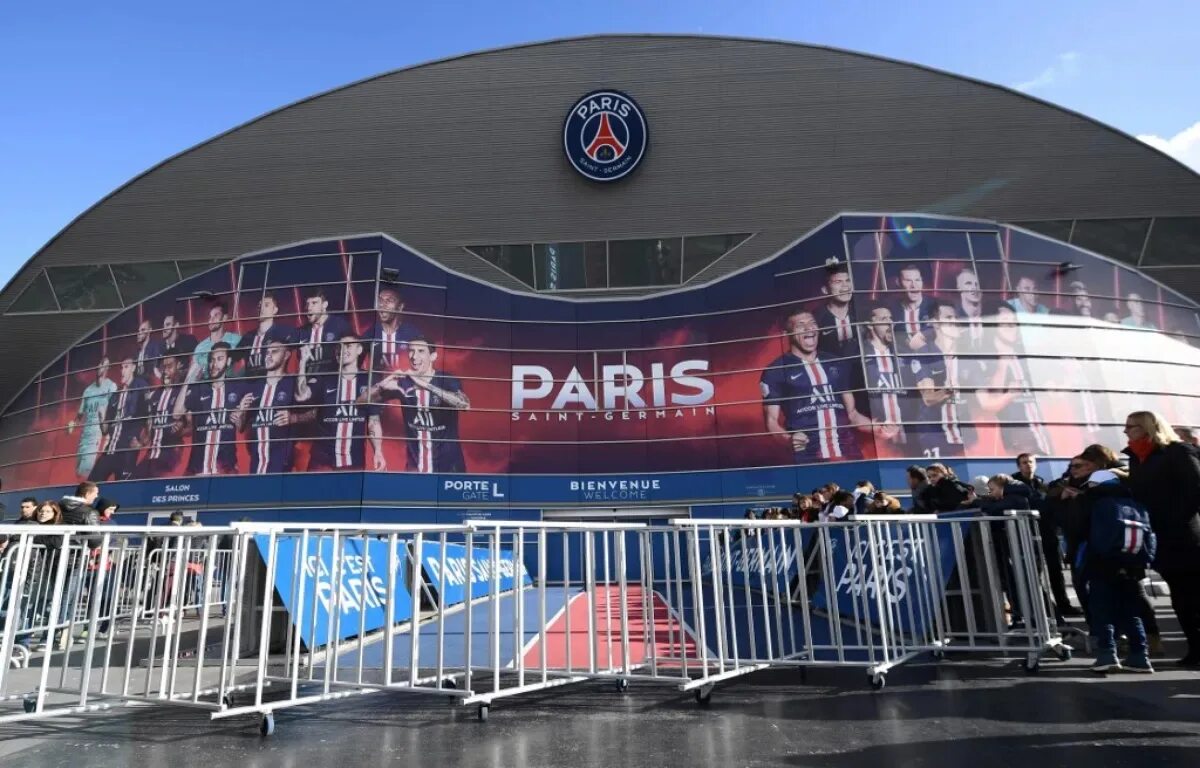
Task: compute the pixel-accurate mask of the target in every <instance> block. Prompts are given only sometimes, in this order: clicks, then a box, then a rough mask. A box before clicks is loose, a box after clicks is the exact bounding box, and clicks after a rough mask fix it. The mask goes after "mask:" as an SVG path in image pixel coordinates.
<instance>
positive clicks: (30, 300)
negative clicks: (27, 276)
mask: <svg viewBox="0 0 1200 768" xmlns="http://www.w3.org/2000/svg"><path fill="white" fill-rule="evenodd" d="M8 311H9V312H57V311H58V303H57V302H55V301H54V291H52V290H51V289H50V282H49V281H48V280H46V273H45V272H38V273H37V277H35V278H34V279H33V282H32V283H30V284H29V285H27V286H26V287H25V290H24V291H22V292H21V295H20V296H18V297H17V300H16V301H14V302H13V303H12V306H10V307H9V308H8Z"/></svg>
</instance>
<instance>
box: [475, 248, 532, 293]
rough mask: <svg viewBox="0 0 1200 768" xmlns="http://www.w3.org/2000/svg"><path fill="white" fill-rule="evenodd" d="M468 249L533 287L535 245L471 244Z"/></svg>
mask: <svg viewBox="0 0 1200 768" xmlns="http://www.w3.org/2000/svg"><path fill="white" fill-rule="evenodd" d="M467 250H469V251H471V253H474V254H475V255H477V256H479V258H481V259H483V260H484V261H487V262H490V263H492V264H495V265H496V266H497V267H500V269H503V270H504V271H505V272H507V273H508V274H510V275H512V276H513V277H515V278H517V279H518V280H520V281H521V282H522V283H525V285H528V286H529V287H530V288H532V287H533V285H534V283H533V255H532V253H533V247H532V246H531V245H528V244H521V245H470V246H467Z"/></svg>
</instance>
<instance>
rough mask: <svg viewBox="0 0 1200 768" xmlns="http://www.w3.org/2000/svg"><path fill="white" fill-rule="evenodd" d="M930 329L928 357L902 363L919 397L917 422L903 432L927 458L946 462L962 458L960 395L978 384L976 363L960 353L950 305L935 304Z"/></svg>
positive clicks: (959, 326) (958, 322)
mask: <svg viewBox="0 0 1200 768" xmlns="http://www.w3.org/2000/svg"><path fill="white" fill-rule="evenodd" d="M933 329H934V330H933V340H932V342H933V343H932V344H931V345H930V347H929V351H928V352H927V354H924V355H914V356H910V357H906V358H904V359H905V361H906V363H907V365H908V366H909V378H910V380H911V381H913V382H915V383H916V389H917V392H918V394H919V395H920V399H919V401H918V405H917V413H916V417H917V422H918V423H916V424H910V425H909V427H908V429H907V432H908V435H909V439H910V440H912V439H915V441H916V444H917V446H918V447H919V448H920V449H921V450H922V451H923V452H924V456H925V457H926V458H929V459H944V458H950V457H954V456H962V455H963V451H964V448H965V445H966V442H967V440H966V437H965V433H966V427H965V425H966V423H968V421H969V420H968V418H967V413H966V408H965V405H966V398H965V397H964V395H963V390H969V389H970V388H971V387H972V386H975V385H978V384H979V381H980V377H979V376H978V375H977V373H978V369H979V362H978V360H977V359H975V358H969V357H968V358H964V357H960V356H959V354H958V352H959V349H958V345H959V341H960V339H961V338H962V335H963V321H961V320H960V319H959V317H958V312H957V310H956V309H955V308H954V305H953V304H950V303H949V302H945V301H938V302H936V304H935V305H934V314H933Z"/></svg>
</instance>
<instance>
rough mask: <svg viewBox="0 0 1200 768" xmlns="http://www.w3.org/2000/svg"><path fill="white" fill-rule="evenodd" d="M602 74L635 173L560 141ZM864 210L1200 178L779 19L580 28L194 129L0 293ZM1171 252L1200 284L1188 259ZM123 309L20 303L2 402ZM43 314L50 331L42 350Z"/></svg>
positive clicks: (764, 243) (1052, 214) (1159, 206)
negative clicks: (135, 265) (582, 158)
mask: <svg viewBox="0 0 1200 768" xmlns="http://www.w3.org/2000/svg"><path fill="white" fill-rule="evenodd" d="M601 87H611V88H618V89H620V90H623V91H625V92H627V93H629V94H630V95H632V96H633V97H634V98H635V99H637V101H638V102H639V104H640V105H641V107H642V109H643V110H644V111H645V112H646V114H647V118H648V120H649V122H650V127H651V133H652V136H653V143H652V146H651V148H650V151H649V152H648V153H647V156H646V158H645V161H644V162H643V163H642V166H641V167H640V168H639V169H638V170H637V172H636V173H635V174H634V175H633V176H631V177H630V178H629V179H627V180H625V181H623V182H621V183H618V184H613V185H596V184H592V183H589V182H587V181H585V180H584V179H582V178H581V177H579V176H578V175H577V174H575V173H574V171H572V170H571V169H570V168H569V167H568V165H567V163H566V160H565V158H564V157H563V154H562V150H561V146H560V140H561V135H560V131H561V125H562V120H563V116H564V112H565V110H566V109H567V108H568V107H569V106H570V105H571V104H572V103H573V102H574V101H575V99H577V98H578V97H579V96H580V95H582V94H583V93H585V92H587V91H588V90H592V89H595V88H601ZM844 210H902V211H924V212H935V213H946V214H961V215H967V216H977V217H981V218H986V219H995V220H1000V221H1024V220H1042V219H1093V218H1095V219H1108V218H1125V217H1151V216H1156V217H1164V216H1200V176H1198V175H1196V174H1195V173H1193V172H1192V171H1190V170H1188V169H1187V168H1186V167H1184V166H1182V165H1180V164H1179V163H1177V162H1175V161H1174V160H1172V159H1171V158H1169V157H1167V156H1165V155H1163V154H1161V153H1159V152H1158V151H1156V150H1154V149H1152V148H1150V147H1148V146H1146V145H1145V144H1143V143H1141V142H1139V141H1137V140H1136V139H1134V138H1132V137H1130V136H1128V135H1125V134H1123V133H1121V132H1119V131H1116V130H1114V129H1112V128H1110V127H1108V126H1105V125H1102V124H1100V123H1097V122H1095V121H1093V120H1090V119H1088V118H1086V117H1084V116H1082V115H1079V114H1076V113H1073V112H1070V111H1068V110H1064V109H1061V108H1059V107H1055V106H1053V105H1049V104H1047V103H1045V102H1042V101H1039V100H1037V99H1033V98H1030V97H1028V96H1026V95H1024V94H1021V93H1017V92H1015V91H1011V90H1008V89H1006V88H1002V87H999V86H995V85H991V84H987V83H982V82H979V81H975V80H970V79H967V78H963V77H959V76H955V75H951V74H948V73H945V72H939V71H936V70H932V69H929V68H926V67H921V66H917V65H913V64H906V63H903V62H897V61H892V60H887V59H882V58H879V57H875V56H868V55H864V54H859V53H853V52H848V51H842V50H836V49H832V48H825V47H818V46H811V45H799V44H794V43H786V42H772V41H761V40H745V39H731V38H714V37H695V36H686V37H681V36H663V35H612V36H597V37H585V38H576V39H568V40H557V41H551V42H545V43H537V44H531V45H523V46H518V47H512V48H504V49H499V50H492V51H485V52H481V53H475V54H469V55H465V56H461V57H457V58H452V59H446V60H442V61H437V62H433V63H428V64H423V65H420V66H416V67H411V68H408V69H402V70H398V71H395V72H390V73H387V74H384V75H380V76H378V77H374V78H370V79H368V80H364V81H361V82H358V83H354V84H352V85H348V86H346V87H343V88H339V89H336V90H334V91H330V92H328V93H324V94H321V95H319V96H315V97H312V98H310V99H306V100H304V101H301V102H298V103H296V104H293V105H291V106H288V107H285V108H283V109H280V110H277V111H274V112H271V113H269V114H266V115H264V116H262V117H260V118H257V119H255V120H253V121H251V122H249V123H246V124H245V125H242V126H239V127H237V128H235V129H233V130H230V131H228V132H226V133H224V134H221V135H220V136H217V137H216V138H214V139H212V140H210V141H207V142H205V143H203V144H200V145H198V146H196V147H193V148H191V149H189V150H187V151H185V152H183V153H181V154H179V155H177V156H175V157H173V158H171V159H169V160H167V161H165V162H163V163H162V164H160V165H158V166H156V167H154V168H152V169H150V170H149V171H147V172H145V173H143V174H141V175H140V176H138V177H136V178H135V179H133V180H132V181H130V182H129V183H127V184H126V185H124V186H122V187H121V188H119V189H117V190H116V191H114V192H113V193H112V194H110V195H109V196H108V197H106V198H104V199H103V200H101V201H100V202H99V203H97V204H96V205H95V206H93V207H92V208H90V209H89V210H88V211H86V212H84V213H83V214H81V215H80V216H79V217H78V218H76V219H75V220H74V221H73V222H71V224H69V225H68V226H67V227H66V228H64V229H63V231H62V232H60V233H59V234H58V235H57V236H55V237H54V239H52V240H51V241H50V242H49V243H47V244H46V246H45V247H43V248H42V249H41V250H40V251H39V252H38V253H37V254H35V255H34V256H33V258H32V259H30V261H29V262H28V263H27V264H26V265H25V266H24V267H23V268H22V269H21V270H20V272H19V273H18V274H17V275H16V276H15V277H14V278H13V280H12V281H10V283H9V284H8V286H7V287H6V288H5V289H4V291H3V292H0V312H3V311H5V310H7V309H8V308H9V306H10V305H11V304H12V302H13V301H14V300H15V298H16V297H17V296H19V295H20V293H21V292H22V290H24V288H25V287H26V286H27V285H28V284H29V282H30V281H32V280H33V279H35V277H36V276H37V274H38V272H39V269H40V268H41V267H47V266H56V265H76V264H96V263H103V262H139V261H146V262H149V261H160V260H164V259H181V260H190V259H225V258H234V257H236V256H238V255H240V254H243V253H246V252H249V251H256V250H261V249H265V248H269V247H272V246H276V245H280V244H285V243H292V242H298V241H303V240H308V239H314V238H328V237H335V236H338V235H343V234H351V233H356V232H369V231H381V232H386V233H389V234H391V235H393V236H395V237H397V238H398V239H401V240H403V241H405V242H407V243H409V244H410V245H412V246H413V247H414V248H417V249H418V250H420V251H422V252H424V253H426V254H428V255H430V256H431V257H433V258H435V259H438V260H440V261H442V262H443V263H445V264H446V265H447V266H450V267H452V268H453V269H456V270H458V271H460V272H463V273H466V274H469V275H473V276H476V277H480V278H482V279H485V280H490V281H492V282H495V283H497V284H500V285H503V286H506V287H508V288H513V289H518V290H519V289H522V288H523V286H522V285H521V284H520V283H519V282H517V281H516V280H515V279H513V278H512V277H510V276H508V275H507V274H505V273H503V272H501V271H500V270H499V269H497V268H495V267H493V266H492V265H491V264H488V263H487V262H484V261H483V260H482V259H479V258H477V257H475V256H473V255H470V254H468V253H466V252H465V251H464V250H463V249H462V246H464V245H472V244H490V243H506V242H513V243H528V242H539V241H550V242H554V241H575V240H585V239H616V238H633V237H658V236H665V235H684V234H703V233H717V232H752V233H755V236H754V237H753V238H752V239H751V240H750V241H748V242H747V243H745V244H744V245H743V246H742V247H740V248H738V249H737V250H736V251H735V252H734V253H733V254H731V255H730V256H729V257H727V258H726V259H723V260H722V261H720V262H718V263H717V265H716V266H715V267H714V268H712V269H710V270H709V271H708V272H706V273H705V274H704V279H716V278H719V277H720V276H721V275H722V274H727V273H728V272H730V271H733V270H735V269H738V268H740V267H742V266H744V265H746V264H748V263H751V262H755V261H758V260H760V259H763V258H765V257H767V256H769V255H771V254H773V253H775V252H776V251H778V250H779V249H781V248H782V247H783V246H785V245H786V244H787V243H789V242H791V241H792V240H794V239H795V238H796V237H797V236H798V235H799V234H801V233H803V232H805V231H807V230H808V229H810V228H812V227H813V226H815V225H816V224H818V223H819V222H821V221H823V220H825V219H827V218H828V217H830V216H831V215H834V214H836V213H838V212H840V211H844ZM1148 271H1149V270H1148ZM1152 274H1153V275H1154V276H1155V277H1156V278H1158V279H1160V280H1162V281H1163V282H1165V283H1167V284H1168V285H1171V286H1172V287H1175V288H1177V289H1178V290H1181V291H1182V292H1184V293H1187V294H1189V295H1192V296H1193V297H1195V296H1197V295H1198V294H1200V283H1197V282H1195V281H1192V282H1189V278H1190V276H1191V275H1192V274H1193V273H1191V272H1189V271H1187V269H1186V268H1177V267H1176V268H1164V269H1161V270H1159V271H1154V272H1152ZM109 314H111V313H105V312H99V313H85V314H67V313H64V314H57V315H45V316H13V315H8V316H5V317H4V318H3V319H2V320H0V323H2V324H3V325H2V327H3V330H4V332H3V333H0V355H4V359H14V358H13V357H12V356H13V355H14V354H17V353H19V354H20V358H19V359H21V360H23V361H26V362H25V365H23V366H22V367H21V368H20V369H19V370H18V369H17V368H16V367H15V366H8V367H7V369H6V370H4V371H3V372H2V373H0V401H5V400H7V399H8V398H9V397H10V396H11V395H12V394H13V393H14V392H15V391H16V389H17V388H19V387H20V386H21V385H23V384H24V383H25V382H26V380H27V379H28V377H29V372H30V371H36V370H38V369H40V368H41V367H42V366H43V365H44V364H45V363H47V362H48V361H49V360H51V359H53V358H54V357H56V356H57V355H58V354H59V353H60V352H61V350H62V348H63V347H65V346H66V345H68V344H69V343H71V342H73V341H75V340H76V339H77V338H78V337H79V336H80V335H81V334H83V333H85V332H86V331H88V330H90V329H91V328H93V327H95V326H97V325H99V324H100V323H102V322H103V321H104V320H105V319H107V317H108V316H109ZM35 332H36V334H37V337H38V338H39V339H46V340H47V343H44V344H39V345H37V346H36V347H33V348H31V345H29V344H28V339H29V338H30V334H32V333H35Z"/></svg>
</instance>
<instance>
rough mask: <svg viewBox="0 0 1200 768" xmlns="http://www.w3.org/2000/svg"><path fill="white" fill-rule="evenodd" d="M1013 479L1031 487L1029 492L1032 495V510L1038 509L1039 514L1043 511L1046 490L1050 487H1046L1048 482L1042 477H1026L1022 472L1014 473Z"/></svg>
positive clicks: (1030, 501)
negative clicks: (1042, 505)
mask: <svg viewBox="0 0 1200 768" xmlns="http://www.w3.org/2000/svg"><path fill="white" fill-rule="evenodd" d="M1013 479H1014V480H1020V481H1021V482H1022V483H1024V484H1025V485H1027V486H1029V490H1030V492H1031V493H1032V496H1031V497H1030V500H1029V503H1030V508H1031V509H1036V510H1038V511H1039V512H1040V511H1042V508H1041V504H1042V502H1043V501H1045V499H1046V490H1047V487H1048V486H1047V485H1046V481H1045V480H1043V479H1042V476H1041V475H1034V476H1033V477H1025V475H1022V474H1021V473H1020V472H1015V473H1013Z"/></svg>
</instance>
